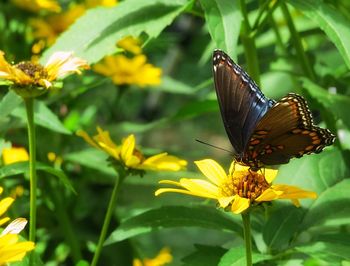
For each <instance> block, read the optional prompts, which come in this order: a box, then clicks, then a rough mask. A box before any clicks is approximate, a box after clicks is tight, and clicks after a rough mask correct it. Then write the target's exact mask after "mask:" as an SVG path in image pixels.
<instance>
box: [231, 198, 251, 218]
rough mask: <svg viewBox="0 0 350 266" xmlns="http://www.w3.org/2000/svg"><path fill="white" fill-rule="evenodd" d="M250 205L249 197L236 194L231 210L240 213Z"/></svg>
mask: <svg viewBox="0 0 350 266" xmlns="http://www.w3.org/2000/svg"><path fill="white" fill-rule="evenodd" d="M249 206H250V200H249V199H247V198H242V197H240V196H238V195H235V198H234V200H233V202H232V205H231V211H232V212H233V213H235V214H240V213H242V212H243V211H245V210H246V209H248V208H249Z"/></svg>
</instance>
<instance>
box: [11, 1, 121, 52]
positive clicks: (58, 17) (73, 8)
mask: <svg viewBox="0 0 350 266" xmlns="http://www.w3.org/2000/svg"><path fill="white" fill-rule="evenodd" d="M18 1H21V0H18ZM85 2H86V3H85V4H72V5H69V8H68V9H67V10H66V11H65V12H62V13H60V14H54V15H50V16H46V17H44V18H33V19H31V20H30V21H29V23H30V25H31V27H32V34H33V37H34V38H35V39H38V40H39V42H37V43H35V44H34V45H33V48H32V51H33V53H36V54H39V53H40V52H41V51H42V50H43V49H44V48H45V46H50V45H52V44H53V43H54V42H55V41H56V39H57V37H58V36H59V35H60V34H61V33H62V32H64V31H65V30H67V29H68V27H69V26H70V25H72V24H73V23H74V22H75V20H76V19H77V18H79V17H80V16H82V15H83V14H84V13H85V11H86V10H87V9H89V8H93V7H96V6H105V7H112V6H115V5H116V4H117V3H118V1H116V0H86V1H85ZM43 42H44V44H45V45H43Z"/></svg>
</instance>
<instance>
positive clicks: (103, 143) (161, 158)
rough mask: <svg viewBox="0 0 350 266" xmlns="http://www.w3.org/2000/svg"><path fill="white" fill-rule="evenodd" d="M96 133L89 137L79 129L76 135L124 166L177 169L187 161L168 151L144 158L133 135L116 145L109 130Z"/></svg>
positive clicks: (130, 167) (98, 130)
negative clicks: (136, 145)
mask: <svg viewBox="0 0 350 266" xmlns="http://www.w3.org/2000/svg"><path fill="white" fill-rule="evenodd" d="M97 133H98V134H97V135H96V136H94V137H92V138H91V137H90V136H89V135H88V134H87V133H86V132H85V131H83V130H79V131H78V132H77V135H78V136H80V137H82V138H83V139H84V140H85V141H86V142H87V143H89V144H90V145H91V146H93V147H95V148H97V149H99V150H102V151H104V152H106V153H107V154H108V155H109V156H111V157H112V158H113V159H115V160H116V161H117V162H120V163H122V164H123V165H124V166H125V167H126V168H129V169H138V170H153V171H179V170H181V169H183V168H184V167H185V166H186V165H187V162H186V161H185V160H181V159H179V158H177V157H175V156H172V155H168V153H166V152H164V153H160V154H157V155H153V156H151V157H148V158H146V157H145V156H144V155H143V154H142V152H141V151H140V150H138V149H137V148H136V147H135V136H134V135H129V136H128V137H127V138H126V139H124V140H123V141H122V144H121V145H116V144H115V143H114V142H113V141H112V140H111V138H110V135H109V132H108V131H104V130H102V129H101V128H100V127H98V128H97Z"/></svg>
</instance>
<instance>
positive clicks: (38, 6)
mask: <svg viewBox="0 0 350 266" xmlns="http://www.w3.org/2000/svg"><path fill="white" fill-rule="evenodd" d="M12 2H13V3H14V4H15V5H16V6H18V7H20V8H22V9H25V10H28V11H31V12H39V11H42V10H47V11H52V12H60V11H61V7H60V5H59V4H58V3H57V1H55V0H12Z"/></svg>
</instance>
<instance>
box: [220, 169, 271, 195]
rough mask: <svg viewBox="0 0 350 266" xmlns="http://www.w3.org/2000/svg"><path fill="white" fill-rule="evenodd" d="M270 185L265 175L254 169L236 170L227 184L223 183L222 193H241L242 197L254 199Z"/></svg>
mask: <svg viewBox="0 0 350 266" xmlns="http://www.w3.org/2000/svg"><path fill="white" fill-rule="evenodd" d="M269 187H270V185H269V183H267V182H266V180H265V177H264V175H262V174H259V173H257V172H254V171H247V172H246V171H244V172H243V171H240V172H235V173H234V174H233V175H232V176H231V179H229V180H228V182H227V183H226V184H223V185H222V187H221V189H222V193H223V194H224V195H226V196H232V195H239V196H240V197H242V198H247V199H250V201H254V200H255V199H256V198H257V197H259V196H260V195H261V193H263V192H264V191H265V190H266V189H268V188H269Z"/></svg>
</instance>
